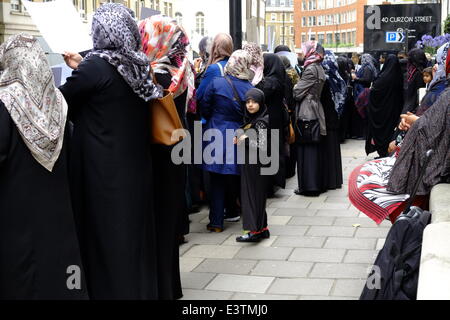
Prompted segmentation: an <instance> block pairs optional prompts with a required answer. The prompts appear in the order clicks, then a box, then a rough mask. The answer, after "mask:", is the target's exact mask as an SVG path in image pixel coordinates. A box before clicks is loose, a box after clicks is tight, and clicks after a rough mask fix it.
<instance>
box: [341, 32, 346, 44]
mask: <svg viewBox="0 0 450 320" xmlns="http://www.w3.org/2000/svg"><path fill="white" fill-rule="evenodd" d="M341 38H342V43H347V36H346V33H345V32H343V33H342V34H341Z"/></svg>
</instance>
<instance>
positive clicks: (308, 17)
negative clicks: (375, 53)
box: [294, 0, 367, 52]
mask: <svg viewBox="0 0 450 320" xmlns="http://www.w3.org/2000/svg"><path fill="white" fill-rule="evenodd" d="M366 4H367V0H295V1H294V20H295V21H296V24H295V46H296V48H300V46H301V43H303V42H304V41H306V40H308V39H309V38H312V37H314V38H315V39H316V40H317V41H319V42H320V43H321V44H322V45H323V46H324V47H326V48H330V49H334V51H337V52H350V51H357V52H362V51H363V43H364V6H365V5H366Z"/></svg>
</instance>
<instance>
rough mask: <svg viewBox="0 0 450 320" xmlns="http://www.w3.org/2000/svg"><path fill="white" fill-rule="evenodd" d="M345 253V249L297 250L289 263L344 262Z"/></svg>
mask: <svg viewBox="0 0 450 320" xmlns="http://www.w3.org/2000/svg"><path fill="white" fill-rule="evenodd" d="M345 252H346V251H345V249H314V248H295V249H294V251H293V252H292V254H291V256H290V257H289V261H301V262H342V260H343V259H344V256H345Z"/></svg>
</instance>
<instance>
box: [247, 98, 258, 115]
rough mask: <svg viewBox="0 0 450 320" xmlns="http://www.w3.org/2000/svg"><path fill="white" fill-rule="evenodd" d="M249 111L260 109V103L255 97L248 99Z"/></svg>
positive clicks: (254, 111)
mask: <svg viewBox="0 0 450 320" xmlns="http://www.w3.org/2000/svg"><path fill="white" fill-rule="evenodd" d="M246 107H247V111H248V112H249V113H251V114H253V113H256V112H258V111H259V103H258V102H256V101H255V100H253V99H248V100H247V103H246Z"/></svg>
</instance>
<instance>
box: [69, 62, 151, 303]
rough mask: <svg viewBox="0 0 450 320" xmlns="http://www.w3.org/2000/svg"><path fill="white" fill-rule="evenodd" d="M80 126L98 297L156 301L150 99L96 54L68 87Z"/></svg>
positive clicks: (88, 261) (78, 171)
mask: <svg viewBox="0 0 450 320" xmlns="http://www.w3.org/2000/svg"><path fill="white" fill-rule="evenodd" d="M61 91H62V93H63V94H64V97H65V98H66V100H67V102H68V104H69V115H70V118H71V120H72V121H73V123H74V130H73V137H72V142H71V159H70V160H71V166H70V169H71V178H72V181H71V184H72V197H73V204H74V211H75V215H76V218H77V220H78V223H79V229H78V231H79V235H80V241H81V251H82V257H83V262H84V265H85V268H86V275H87V282H88V288H89V294H90V297H91V298H93V299H156V298H158V295H157V277H156V247H155V232H154V227H155V226H154V216H153V205H152V194H153V188H152V171H151V167H152V162H151V152H150V139H149V135H150V125H149V107H148V103H146V102H145V101H144V100H142V99H141V98H139V97H138V96H137V95H136V94H135V93H134V92H133V90H132V89H131V87H130V86H129V85H128V84H127V83H126V82H125V81H124V79H123V78H122V76H121V75H120V74H119V73H118V72H117V70H116V69H115V68H114V67H113V66H112V65H110V64H109V63H108V62H106V61H105V60H103V59H101V58H99V57H96V56H93V57H90V58H88V59H85V60H83V62H82V63H81V64H80V65H79V67H78V69H77V70H75V71H74V72H73V74H72V76H71V77H70V78H68V79H67V82H66V84H65V85H63V86H62V87H61Z"/></svg>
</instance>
